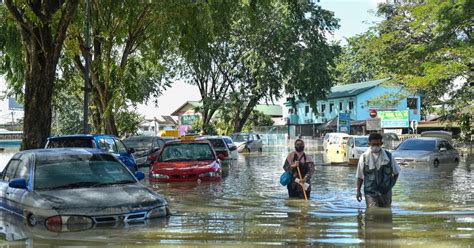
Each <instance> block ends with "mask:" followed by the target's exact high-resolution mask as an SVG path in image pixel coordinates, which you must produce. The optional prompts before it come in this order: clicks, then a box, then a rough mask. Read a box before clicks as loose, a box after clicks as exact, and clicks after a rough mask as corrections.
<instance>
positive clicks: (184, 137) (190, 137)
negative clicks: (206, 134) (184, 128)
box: [181, 136, 195, 140]
mask: <svg viewBox="0 0 474 248" xmlns="http://www.w3.org/2000/svg"><path fill="white" fill-rule="evenodd" d="M181 140H195V139H194V136H181Z"/></svg>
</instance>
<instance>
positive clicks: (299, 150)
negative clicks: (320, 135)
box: [283, 139, 314, 198]
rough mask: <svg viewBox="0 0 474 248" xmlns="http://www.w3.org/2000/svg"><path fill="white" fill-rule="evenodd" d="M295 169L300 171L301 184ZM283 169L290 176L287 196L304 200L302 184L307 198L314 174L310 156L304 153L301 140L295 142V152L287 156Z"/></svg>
mask: <svg viewBox="0 0 474 248" xmlns="http://www.w3.org/2000/svg"><path fill="white" fill-rule="evenodd" d="M297 167H299V169H300V172H301V177H302V179H303V182H300V178H299V174H298V169H297ZM283 169H284V170H285V171H287V172H289V173H290V174H291V176H292V180H291V182H290V183H289V184H288V185H287V186H286V187H287V188H288V195H289V196H290V197H298V198H304V193H303V188H302V186H301V184H303V183H304V187H305V189H306V196H307V197H308V198H309V196H310V193H311V176H313V174H314V162H313V158H312V157H311V156H310V155H306V154H305V153H304V142H303V140H301V139H297V140H296V141H295V151H294V152H290V154H288V157H287V158H286V160H285V164H284V165H283Z"/></svg>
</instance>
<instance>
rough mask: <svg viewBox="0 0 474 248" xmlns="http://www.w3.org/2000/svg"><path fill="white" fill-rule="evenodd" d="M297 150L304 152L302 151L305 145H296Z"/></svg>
mask: <svg viewBox="0 0 474 248" xmlns="http://www.w3.org/2000/svg"><path fill="white" fill-rule="evenodd" d="M295 150H296V151H297V152H302V151H304V146H302V145H298V146H295Z"/></svg>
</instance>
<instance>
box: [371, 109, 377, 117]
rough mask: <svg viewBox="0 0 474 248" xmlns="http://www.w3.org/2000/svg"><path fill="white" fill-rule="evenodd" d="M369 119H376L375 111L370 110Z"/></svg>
mask: <svg viewBox="0 0 474 248" xmlns="http://www.w3.org/2000/svg"><path fill="white" fill-rule="evenodd" d="M370 117H372V118H375V117H377V110H375V109H372V110H370Z"/></svg>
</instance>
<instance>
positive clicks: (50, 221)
mask: <svg viewBox="0 0 474 248" xmlns="http://www.w3.org/2000/svg"><path fill="white" fill-rule="evenodd" d="M62 224H63V222H62V220H61V216H59V215H55V216H51V217H49V218H47V219H46V221H45V225H46V228H47V229H48V230H50V231H52V232H60V231H61V229H62Z"/></svg>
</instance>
